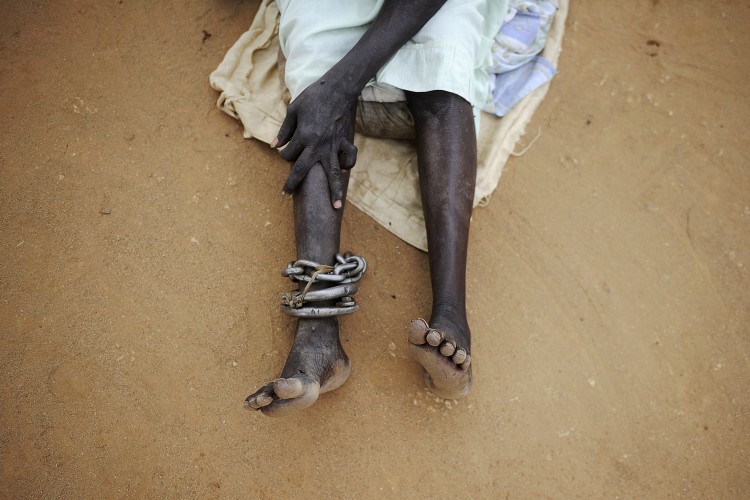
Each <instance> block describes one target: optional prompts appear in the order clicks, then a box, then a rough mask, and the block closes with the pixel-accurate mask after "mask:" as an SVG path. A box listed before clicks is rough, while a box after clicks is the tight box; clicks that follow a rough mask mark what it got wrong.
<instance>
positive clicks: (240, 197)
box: [0, 0, 750, 498]
mask: <svg viewBox="0 0 750 500" xmlns="http://www.w3.org/2000/svg"><path fill="white" fill-rule="evenodd" d="M603 5H604V4H603V3H602V2H593V1H583V0H581V1H575V2H573V5H572V6H571V12H570V17H569V22H568V33H567V35H566V40H565V47H564V51H563V54H562V58H561V61H560V72H559V74H558V76H557V77H555V80H554V83H553V85H552V88H551V90H550V93H549V95H548V98H547V100H546V101H545V102H544V104H543V105H542V106H541V108H540V110H539V112H538V113H537V115H536V116H535V118H534V120H533V122H532V124H531V126H530V128H529V130H530V131H532V132H535V131H536V130H537V128H539V127H541V130H542V136H541V138H540V139H539V140H538V141H537V142H536V144H535V145H534V146H533V147H532V148H531V150H530V151H529V152H528V153H527V154H525V155H524V156H523V157H520V158H513V159H511V161H510V162H509V164H508V166H507V170H506V172H505V174H504V177H503V179H502V181H501V183H500V186H499V189H498V191H497V192H496V193H495V196H494V197H493V199H492V201H491V203H490V205H489V206H488V207H487V208H484V209H479V210H477V212H476V214H475V216H474V222H473V233H472V242H471V255H470V271H469V283H470V284H469V296H470V297H469V300H470V303H471V311H470V320H471V322H472V325H473V331H474V338H475V340H474V360H475V371H474V375H475V385H474V391H473V393H472V396H471V398H470V399H468V400H466V401H462V402H460V403H456V404H449V403H444V402H443V401H436V400H435V399H434V398H433V397H431V396H430V395H429V394H428V393H426V392H425V391H424V390H423V389H422V381H421V376H420V372H419V369H418V367H417V366H416V365H415V364H414V363H413V362H412V361H410V359H409V358H408V356H407V349H406V340H405V325H406V324H407V321H408V320H409V319H410V318H413V317H415V316H418V315H424V314H426V313H427V312H428V310H429V299H428V297H427V295H426V294H425V290H426V288H427V286H428V278H427V259H426V255H425V254H423V253H421V252H419V251H417V250H414V249H413V248H411V247H409V246H407V245H405V244H404V243H402V242H400V241H399V240H398V239H396V238H395V237H393V236H392V235H391V234H390V233H388V232H387V231H385V230H384V229H382V228H381V227H379V226H378V225H376V224H375V223H374V222H372V221H371V220H370V219H368V218H367V217H366V216H364V215H363V214H361V213H360V212H358V211H357V210H356V209H353V208H350V209H349V210H348V214H347V217H346V221H345V228H344V240H345V245H344V246H345V248H351V249H353V250H356V251H359V252H362V253H364V254H365V255H366V256H367V257H368V259H369V261H370V265H371V272H370V273H369V276H368V278H367V279H366V281H365V282H364V284H363V286H362V288H363V292H362V294H361V297H362V300H361V302H362V305H363V310H362V312H360V313H359V314H357V315H355V316H352V317H347V318H345V319H344V320H343V332H344V333H343V341H344V345H345V347H346V349H347V351H348V353H349V355H350V357H351V359H352V363H353V366H354V372H353V375H352V377H351V379H350V380H349V381H348V382H347V384H346V385H345V386H344V387H342V388H341V389H340V390H338V391H337V392H335V393H332V394H328V395H325V396H323V397H322V398H321V401H320V402H319V404H317V405H316V406H315V407H313V408H311V409H309V410H308V411H306V412H305V413H304V414H302V415H300V416H299V417H291V418H287V419H285V420H283V419H282V420H279V419H276V420H274V419H268V418H264V417H263V416H262V415H260V414H256V413H250V412H248V411H246V410H244V409H243V407H242V400H243V398H244V397H245V396H246V395H247V394H249V393H250V392H251V391H252V390H254V389H255V388H256V386H257V385H258V383H260V382H265V381H266V380H267V379H269V378H272V377H274V376H275V375H276V374H277V373H278V371H279V370H280V367H281V365H282V363H283V360H284V355H285V353H286V350H287V349H288V347H289V345H290V341H291V339H290V331H291V327H292V322H291V321H290V320H288V319H287V318H284V317H281V315H280V313H279V312H278V309H277V295H278V292H279V291H282V290H285V289H286V288H287V287H288V284H287V282H285V281H284V280H282V278H280V276H279V275H278V269H280V268H281V266H283V265H284V263H285V262H286V261H287V260H289V259H291V258H292V257H293V246H292V230H291V224H290V220H291V204H290V203H289V202H288V201H286V200H284V199H283V198H282V197H281V196H280V195H279V194H278V193H279V189H280V186H281V184H282V182H283V180H284V178H285V172H286V170H287V167H286V166H285V164H284V163H283V161H281V160H280V159H279V158H277V156H276V155H275V154H274V153H273V152H272V151H271V150H269V149H268V148H267V147H263V146H262V145H260V144H258V143H255V142H251V141H243V140H242V137H241V133H240V128H239V125H238V124H237V123H235V122H234V121H233V120H232V119H231V118H229V117H228V116H226V115H224V114H222V113H221V112H219V111H218V110H217V109H216V107H215V100H216V98H217V95H216V93H215V92H214V91H213V90H212V89H211V88H209V86H208V81H207V80H208V74H209V73H210V71H211V70H212V69H213V68H214V67H215V66H216V65H217V64H218V63H219V61H220V60H221V58H222V56H223V54H224V52H225V51H226V49H228V48H229V47H230V45H231V44H232V43H233V42H234V41H235V39H236V38H237V37H238V36H239V35H240V34H241V33H242V32H243V31H244V30H245V29H246V28H247V26H248V25H249V23H250V21H251V19H252V16H253V14H254V11H255V8H256V6H257V2H252V1H246V2H242V1H228V0H219V1H211V0H194V1H190V2H145V1H130V0H124V1H123V0H120V1H119V2H117V1H114V0H112V1H106V2H100V1H93V0H80V1H60V2H46V3H45V2H2V4H1V6H0V85H1V88H2V93H0V109H2V134H0V255H1V256H2V259H1V260H0V287H1V288H0V293H1V296H0V333H1V334H2V348H1V351H0V373H2V386H1V388H2V392H1V393H0V397H1V398H2V410H1V413H0V415H1V420H0V424H1V425H2V430H1V431H0V462H1V465H0V496H1V497H8V498H27V497H46V498H49V497H62V498H93V497H113V498H136V497H152V498H161V497H167V498H212V497H222V498H237V497H245V498H247V497H263V498H270V497H281V498H286V497H290V498H302V497H315V496H320V497H347V498H353V497H374V496H376V495H379V494H382V493H383V492H385V493H389V494H392V493H395V494H399V495H403V496H414V497H427V496H431V497H453V496H463V497H467V496H468V497H477V498H479V497H494V498H496V497H500V496H507V497H511V498H538V497H557V498H574V497H584V498H602V497H608V498H613V497H618V496H619V497H631V498H644V497H647V498H665V497H685V498H741V497H744V498H747V495H748V491H750V394H749V392H748V391H749V387H750V385H749V384H750V361H749V358H748V355H749V354H750V307H749V305H750V286H749V285H750V276H749V274H748V271H749V270H750V144H749V143H748V139H747V137H748V136H747V129H748V125H750V100H748V92H749V91H750V85H749V84H748V80H749V79H750V71H749V70H748V66H747V60H748V55H749V54H750V37H748V35H747V29H746V27H747V26H749V25H750V8H749V7H748V5H747V3H746V2H741V1H724V2H702V1H699V0H690V1H682V2H676V1H675V2H666V1H663V2H659V1H658V0H653V1H645V0H644V1H640V2H619V3H618V2H607V10H606V11H605V10H602V7H603ZM530 135H531V134H529V135H527V137H526V140H528V138H529V136H530ZM104 209H108V210H111V213H108V214H103V213H102V211H106V210H104Z"/></svg>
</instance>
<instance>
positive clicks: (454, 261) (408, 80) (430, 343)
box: [246, 0, 507, 415]
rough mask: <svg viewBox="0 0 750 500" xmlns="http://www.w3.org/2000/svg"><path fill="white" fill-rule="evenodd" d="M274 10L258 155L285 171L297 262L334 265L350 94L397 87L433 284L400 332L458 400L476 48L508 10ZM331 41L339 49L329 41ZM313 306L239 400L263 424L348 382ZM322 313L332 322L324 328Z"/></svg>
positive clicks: (431, 381)
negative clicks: (276, 48) (277, 156)
mask: <svg viewBox="0 0 750 500" xmlns="http://www.w3.org/2000/svg"><path fill="white" fill-rule="evenodd" d="M277 3H278V6H279V10H280V12H281V20H280V25H279V36H280V42H281V48H282V51H283V53H284V54H283V55H284V56H285V58H286V68H285V72H286V76H285V81H286V84H287V87H288V88H289V90H290V92H291V95H292V98H293V99H292V102H291V104H290V105H289V108H288V111H287V115H286V118H285V120H284V122H283V124H282V126H281V128H280V130H279V133H278V137H277V138H276V139H275V140H274V141H273V143H272V144H271V146H272V147H279V148H281V147H284V149H282V150H281V156H282V157H283V158H284V159H285V160H287V161H289V162H291V163H292V164H293V166H292V168H291V172H290V174H289V177H288V178H287V180H286V183H285V184H284V186H283V193H284V194H287V195H291V196H293V204H294V224H295V237H296V250H297V258H298V262H308V263H317V265H318V267H316V269H318V272H321V271H323V272H328V271H330V270H331V269H333V268H334V267H335V266H336V265H337V259H339V261H338V262H339V263H341V262H344V261H343V260H341V259H342V257H341V256H340V255H338V257H337V254H338V252H339V241H340V232H341V219H342V216H343V208H344V205H345V201H346V190H347V185H348V181H349V169H351V168H352V167H354V165H355V162H356V153H357V150H356V148H355V146H354V144H353V140H354V132H355V122H356V121H357V106H358V102H359V103H360V106H361V105H362V102H361V98H360V94H361V93H362V91H363V89H364V88H365V87H366V86H368V85H369V86H380V87H382V88H386V89H389V90H393V89H400V90H401V91H403V94H404V95H405V106H406V115H407V116H408V120H412V121H413V134H414V137H415V139H416V147H417V158H418V171H419V182H420V190H421V196H422V203H423V207H424V216H425V224H426V228H427V240H428V247H429V263H430V278H431V285H432V312H431V314H430V320H429V323H428V322H426V321H424V320H422V319H417V320H414V321H412V322H411V324H410V325H409V327H408V341H409V351H410V353H411V355H412V356H413V357H414V359H415V360H416V361H417V362H419V363H420V364H421V365H422V366H423V367H424V370H425V379H426V381H427V384H428V386H429V387H430V388H431V389H432V390H433V391H434V392H435V393H436V394H437V395H439V396H442V397H445V398H450V399H456V398H461V397H464V396H466V395H467V394H468V392H469V388H470V385H471V381H472V370H471V332H470V330H469V324H468V321H467V317H466V258H467V246H468V237H469V222H470V219H471V213H472V201H473V197H474V184H475V178H476V168H477V132H476V126H475V118H476V115H475V110H476V109H477V107H478V106H479V107H481V105H482V104H483V101H484V100H485V99H486V92H487V86H486V73H483V71H484V70H483V68H482V65H483V64H485V62H486V59H487V55H488V52H489V44H488V43H487V40H488V39H491V37H492V36H493V35H494V33H496V32H497V30H498V29H499V26H500V24H501V23H502V19H503V15H504V8H506V7H507V3H506V2H504V1H501V0H469V1H466V0H464V1H460V0H447V1H446V0H442V1H441V0H402V1H399V0H324V1H316V2H308V1H304V0H286V1H281V0H278V1H277ZM334 36H337V37H339V39H340V40H341V43H331V42H330V40H331V39H333V38H332V37H334ZM321 68H322V69H321ZM483 74H484V80H483V78H482V75H483ZM320 265H322V267H321V266H320ZM326 266H331V267H326ZM313 267H314V266H313ZM290 269H291V268H290ZM290 272H291V271H290ZM316 276H317V273H316ZM309 277H310V276H309V275H308V278H309ZM340 286H341V287H344V285H340ZM330 287H331V283H330V282H326V281H322V280H316V279H313V280H312V282H310V280H309V279H308V280H307V281H304V280H303V281H300V292H299V294H301V296H302V297H304V296H305V294H308V295H310V296H312V295H311V294H314V293H315V292H321V291H323V290H326V289H329V288H330ZM342 289H343V288H342ZM347 290H348V289H347ZM342 293H345V292H342ZM298 296H300V295H298ZM320 296H321V297H324V298H323V299H322V301H321V302H319V305H320V306H321V307H318V308H317V309H316V308H311V309H308V310H307V311H308V313H307V314H301V313H300V314H295V315H297V316H302V317H300V318H299V320H298V324H297V329H296V334H295V337H294V344H293V346H292V348H291V351H290V353H289V355H288V358H287V361H286V363H285V365H284V368H283V370H282V372H281V377H280V378H278V379H276V380H274V381H273V382H271V383H269V384H267V385H265V386H263V387H261V388H260V389H258V390H257V391H256V392H254V393H253V394H252V395H250V396H248V398H247V399H246V406H248V407H249V408H252V409H258V410H261V411H262V412H263V413H264V414H266V415H282V414H285V413H288V412H290V411H295V410H299V409H302V408H305V407H307V406H309V405H311V404H313V403H314V402H315V401H316V400H317V398H318V395H319V394H320V393H323V392H326V391H331V390H333V389H336V388H338V387H339V386H341V385H342V384H343V383H344V382H345V381H346V379H347V378H348V376H349V373H350V371H351V368H350V364H349V359H348V357H347V355H346V353H345V352H344V350H343V348H342V346H341V342H340V340H339V325H338V321H337V319H336V316H335V314H336V313H335V310H336V306H335V305H334V304H335V303H336V300H335V298H328V299H326V298H325V297H327V296H325V295H320ZM346 299H347V300H349V299H350V298H349V297H346ZM290 300H291V299H290ZM316 307H317V305H316ZM342 309H346V307H343V308H342ZM323 310H325V311H334V312H333V313H331V314H333V315H330V316H329V315H327V314H322V313H321V311H323Z"/></svg>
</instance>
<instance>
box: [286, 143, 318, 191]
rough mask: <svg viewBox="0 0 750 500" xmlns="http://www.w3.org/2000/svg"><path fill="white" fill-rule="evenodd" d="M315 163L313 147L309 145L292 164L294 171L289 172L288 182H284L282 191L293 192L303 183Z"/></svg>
mask: <svg viewBox="0 0 750 500" xmlns="http://www.w3.org/2000/svg"><path fill="white" fill-rule="evenodd" d="M313 165H315V162H314V161H313V149H312V148H311V147H307V148H305V150H304V151H303V152H302V154H301V155H299V158H297V161H296V162H294V165H292V171H291V172H289V177H287V179H286V182H285V183H284V187H283V188H282V192H283V193H284V194H292V193H293V192H294V191H295V190H296V189H297V188H298V187H299V185H300V184H302V181H303V180H304V179H305V176H306V175H307V173H308V172H309V171H310V169H311V168H312V167H313Z"/></svg>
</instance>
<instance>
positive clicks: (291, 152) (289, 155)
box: [279, 134, 305, 162]
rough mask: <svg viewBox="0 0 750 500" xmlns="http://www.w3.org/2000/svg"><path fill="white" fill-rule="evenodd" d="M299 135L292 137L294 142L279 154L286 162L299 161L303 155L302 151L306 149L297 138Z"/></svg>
mask: <svg viewBox="0 0 750 500" xmlns="http://www.w3.org/2000/svg"><path fill="white" fill-rule="evenodd" d="M297 135H298V134H295V136H294V137H292V140H291V141H289V144H287V146H286V147H285V148H284V149H282V150H281V152H280V153H279V154H280V155H281V157H282V158H284V159H285V160H286V161H291V162H295V161H297V159H298V158H299V156H300V155H301V154H302V151H304V149H305V145H304V144H303V143H302V141H300V140H299V139H298V138H297Z"/></svg>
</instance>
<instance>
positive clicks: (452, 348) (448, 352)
mask: <svg viewBox="0 0 750 500" xmlns="http://www.w3.org/2000/svg"><path fill="white" fill-rule="evenodd" d="M454 352H456V344H454V343H453V342H451V341H445V342H444V343H443V345H441V346H440V354H442V355H443V356H452V355H453V353H454Z"/></svg>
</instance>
